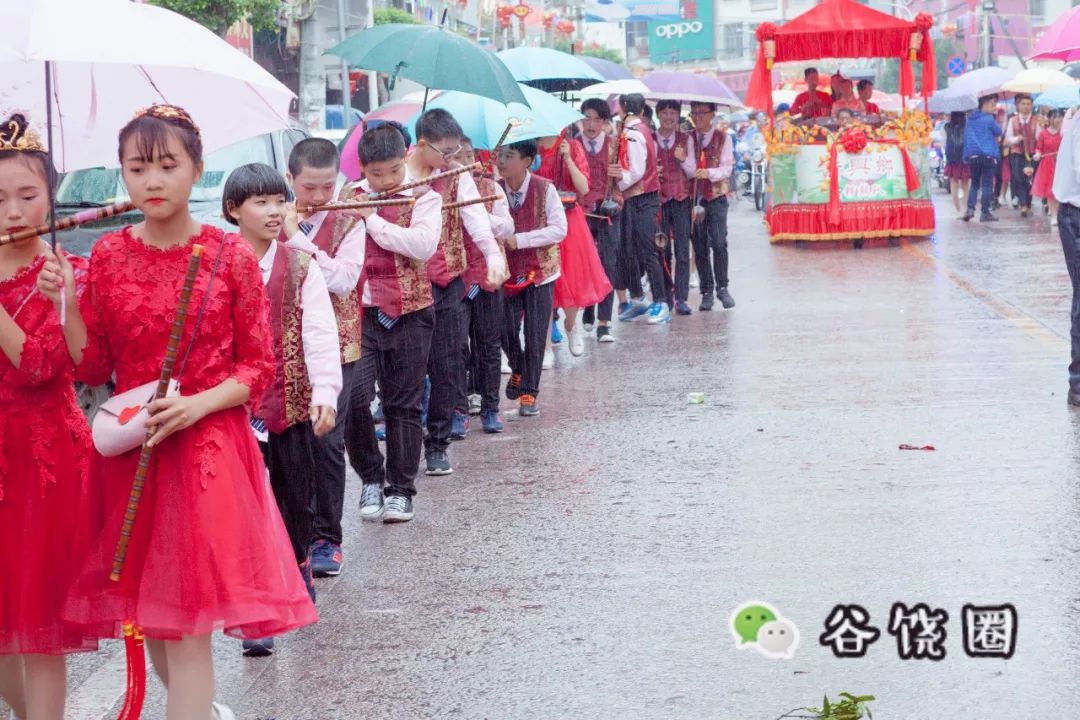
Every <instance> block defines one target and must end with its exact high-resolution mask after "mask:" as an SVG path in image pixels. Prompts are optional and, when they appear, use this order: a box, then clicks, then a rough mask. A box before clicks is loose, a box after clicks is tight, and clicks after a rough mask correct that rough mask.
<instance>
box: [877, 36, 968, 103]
mask: <svg viewBox="0 0 1080 720" xmlns="http://www.w3.org/2000/svg"><path fill="white" fill-rule="evenodd" d="M957 52H958V50H957V43H956V41H955V40H948V39H945V38H941V39H939V40H935V41H934V63H935V67H934V69H935V70H936V71H937V72H936V77H935V80H936V81H937V86H938V87H939V88H943V87H945V86H946V85H948V84H949V68H948V65H947V64H946V61H947V60H948V59H949V58H950V57H952V56H953V55H955V54H956V53H957ZM913 67H914V69H915V85H916V86H917V87H918V86H921V84H922V63H913ZM877 89H878V90H881V91H882V92H887V93H895V92H897V91H899V89H900V61H899V60H898V59H896V58H889V59H887V60H885V61H884V62H883V63H882V66H881V80H880V81H878V83H877Z"/></svg>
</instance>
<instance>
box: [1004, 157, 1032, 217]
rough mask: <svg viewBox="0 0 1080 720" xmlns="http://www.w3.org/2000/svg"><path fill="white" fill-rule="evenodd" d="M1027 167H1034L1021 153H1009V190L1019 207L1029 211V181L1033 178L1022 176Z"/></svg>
mask: <svg viewBox="0 0 1080 720" xmlns="http://www.w3.org/2000/svg"><path fill="white" fill-rule="evenodd" d="M1028 165H1030V166H1031V167H1035V163H1034V162H1032V161H1028V159H1027V158H1025V157H1024V155H1023V153H1015V152H1014V153H1009V189H1010V190H1011V191H1012V195H1013V198H1015V199H1016V200H1019V201H1020V207H1021V208H1024V209H1028V210H1030V209H1031V181H1032V180H1033V179H1034V178H1035V176H1034V175H1032V176H1031V177H1028V176H1027V175H1025V174H1024V168H1025V167H1027V166H1028Z"/></svg>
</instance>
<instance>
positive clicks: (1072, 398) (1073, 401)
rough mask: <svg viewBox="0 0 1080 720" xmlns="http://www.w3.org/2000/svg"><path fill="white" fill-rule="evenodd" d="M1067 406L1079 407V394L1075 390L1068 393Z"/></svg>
mask: <svg viewBox="0 0 1080 720" xmlns="http://www.w3.org/2000/svg"><path fill="white" fill-rule="evenodd" d="M1069 404H1070V405H1076V406H1078V407H1080V392H1076V391H1075V390H1070V391H1069Z"/></svg>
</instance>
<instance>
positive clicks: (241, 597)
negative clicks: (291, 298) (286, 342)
mask: <svg viewBox="0 0 1080 720" xmlns="http://www.w3.org/2000/svg"><path fill="white" fill-rule="evenodd" d="M195 242H198V243H199V244H201V245H203V246H204V248H205V250H204V253H203V259H202V266H201V267H200V269H199V275H198V279H197V280H196V283H195V289H194V292H193V293H192V296H191V304H190V306H189V314H188V321H187V325H186V327H185V331H184V335H183V338H182V339H181V342H180V353H179V357H183V355H184V352H185V349H186V348H187V347H188V341H189V339H190V338H191V336H192V332H193V330H194V329H195V325H196V321H197V320H196V319H197V317H198V315H199V309H200V306H201V303H202V299H203V297H204V296H206V293H207V286H208V284H209V280H210V276H211V270H212V267H213V264H214V259H215V258H216V257H217V255H218V253H219V252H222V253H223V255H222V260H221V263H220V266H219V268H218V272H217V276H216V278H215V279H214V284H213V289H212V290H211V292H210V296H209V298H210V299H209V301H208V302H207V304H206V310H205V315H204V316H203V318H202V321H201V324H200V325H199V327H198V334H197V336H196V338H195V342H194V345H193V346H192V350H191V355H190V357H189V358H188V360H187V363H186V365H185V368H184V372H183V374H182V375H180V376H179V378H178V379H179V381H180V384H181V394H182V395H194V394H196V393H199V392H202V391H204V390H207V389H209V388H212V387H214V386H216V385H218V384H220V383H221V382H223V381H225V380H227V379H229V378H233V379H235V380H236V381H237V382H239V383H241V384H243V385H246V386H248V387H249V388H250V389H251V396H252V397H254V398H258V397H261V396H262V394H263V391H264V390H265V388H266V386H267V384H268V383H269V382H270V380H271V379H272V378H273V373H274V356H273V351H272V349H271V342H272V340H271V331H270V327H269V319H268V318H269V306H268V303H267V300H266V294H265V292H263V284H262V277H261V275H260V273H259V267H258V262H257V260H256V259H255V256H254V254H253V253H252V251H251V248H250V247H249V246H248V244H247V243H246V242H244V241H243V240H242V239H241V238H239V237H238V236H236V235H225V234H224V233H223V232H222V231H221V230H218V229H216V228H212V227H209V226H204V227H203V229H202V232H201V233H200V235H198V236H197V237H195V238H191V239H190V240H189V241H188V242H186V243H183V244H181V245H179V246H177V247H174V248H170V249H168V250H158V249H155V248H152V247H150V246H148V245H146V244H144V243H143V242H141V241H140V240H138V239H137V238H135V237H134V236H133V235H132V234H131V230H130V228H125V229H123V230H121V231H119V232H116V233H111V234H109V235H106V236H105V237H103V238H101V240H99V241H98V242H97V244H96V245H95V246H94V251H93V255H92V257H91V259H90V277H89V283H88V288H87V292H86V302H84V303H83V304H82V305H81V307H83V308H84V317H85V319H86V323H87V327H88V331H89V343H88V345H87V348H86V350H85V352H84V358H83V362H82V364H81V365H80V366H79V367H78V369H77V377H78V378H79V379H81V380H83V381H85V382H88V383H90V384H94V385H96V384H100V383H103V382H105V381H106V380H108V379H109V377H110V376H111V375H112V374H113V373H114V372H115V377H116V390H117V392H124V391H126V390H129V389H131V388H133V387H138V386H139V385H143V384H145V383H147V382H152V381H156V380H157V378H158V376H159V374H160V373H161V366H162V363H163V360H164V357H165V348H166V345H167V343H168V337H169V330H170V326H171V325H172V321H173V317H174V315H175V312H176V306H177V301H178V298H179V296H180V288H181V286H182V285H183V281H184V276H185V274H186V270H187V265H188V259H189V256H190V254H191V246H192V244H193V243H195ZM179 364H180V363H179V360H178V361H177V368H178V369H179ZM138 458H139V450H138V449H136V450H133V451H131V452H129V453H127V454H125V455H121V456H119V457H115V458H103V457H101V456H98V455H95V457H94V458H93V460H92V461H91V467H90V479H91V481H92V482H94V483H97V484H98V485H99V486H100V487H102V488H103V491H104V502H103V506H102V508H101V509H100V512H99V513H97V515H96V517H93V516H91V517H90V520H91V521H96V522H97V528H96V529H97V530H98V534H97V536H96V537H97V539H96V541H95V543H94V544H93V545H92V547H91V551H90V556H89V558H88V560H87V562H86V565H85V567H84V569H83V573H82V575H81V577H80V578H79V580H78V581H77V583H76V585H75V587H74V589H73V591H72V593H71V595H70V596H69V598H68V602H67V605H66V607H65V613H64V614H65V617H66V618H67V619H70V620H72V621H74V622H78V623H80V624H81V625H84V626H87V627H89V628H93V629H95V630H96V631H97V632H98V633H99V634H101V635H103V636H115V635H117V633H118V632H119V630H120V627H121V624H122V623H124V622H134V623H135V625H136V626H138V627H141V628H142V629H143V631H144V632H145V634H146V636H147V637H151V638H158V639H178V638H180V637H181V636H186V635H195V636H197V635H205V634H208V633H210V632H212V631H214V630H224V631H225V633H226V634H228V635H231V636H233V637H239V638H262V637H272V636H274V635H280V634H282V633H285V632H288V631H290V630H293V629H296V628H299V627H302V626H304V625H309V624H311V623H313V622H315V621H316V620H317V614H316V611H315V606H314V605H313V604H312V602H311V599H310V598H309V597H308V594H307V590H306V589H305V588H304V584H303V581H302V579H301V577H300V573H299V571H298V570H297V567H296V561H295V558H294V557H293V552H292V549H291V546H290V544H289V539H288V536H287V535H286V532H285V526H284V524H283V522H282V519H281V515H280V513H279V512H278V508H277V503H276V502H275V501H274V495H273V493H272V492H271V489H270V484H269V480H268V479H267V475H266V469H265V467H264V465H263V461H262V456H261V455H260V452H259V448H258V446H257V444H256V441H255V437H254V434H253V433H252V432H251V427H250V425H249V416H248V410H247V408H245V407H243V406H239V407H233V408H229V409H227V410H223V411H220V412H217V413H213V414H211V415H208V416H207V417H205V418H203V419H202V420H200V421H199V422H197V423H195V424H194V425H192V426H191V427H189V428H187V429H186V430H182V431H180V432H177V433H175V434H173V435H171V436H170V437H168V438H167V439H166V440H164V441H163V442H162V443H161V444H160V445H158V446H157V447H155V448H154V451H153V455H152V457H151V464H150V472H149V474H148V476H147V480H146V489H145V491H144V493H143V496H142V502H141V504H140V506H139V508H138V514H137V516H136V519H135V527H134V530H133V532H132V536H131V543H130V547H129V549H128V553H127V562H126V564H125V565H124V570H123V573H122V576H121V579H120V581H119V582H112V581H111V580H109V577H108V574H109V570H110V567H111V563H112V559H113V554H114V551H115V548H116V541H117V538H118V536H119V533H120V526H121V522H122V518H123V515H124V510H125V508H126V505H127V500H128V493H129V491H130V489H131V485H132V480H133V479H134V477H135V469H136V465H137V463H138Z"/></svg>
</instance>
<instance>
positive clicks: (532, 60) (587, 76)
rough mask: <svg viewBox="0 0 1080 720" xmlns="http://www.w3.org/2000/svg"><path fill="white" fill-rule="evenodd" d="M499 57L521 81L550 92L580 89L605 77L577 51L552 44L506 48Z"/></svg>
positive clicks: (515, 77)
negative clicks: (562, 49) (574, 52)
mask: <svg viewBox="0 0 1080 720" xmlns="http://www.w3.org/2000/svg"><path fill="white" fill-rule="evenodd" d="M496 57H497V58H499V59H500V60H502V61H503V63H504V64H505V65H506V67H508V68H509V69H510V74H512V75H513V76H514V79H515V80H517V81H518V82H519V83H527V84H529V85H532V86H533V87H538V88H540V89H541V90H547V91H548V92H559V91H567V90H580V89H581V88H583V87H586V86H588V85H595V84H596V83H598V82H603V81H604V79H605V78H604V76H603V75H601V74H600V73H599V72H597V71H596V70H594V69H593V68H592V67H591V66H590V65H589V64H588V63H586V62H584V61H582V59H581V58H579V57H577V56H576V55H571V54H570V53H564V52H560V51H558V50H552V49H550V48H542V47H519V48H513V49H512V50H503V51H502V52H501V53H497V54H496Z"/></svg>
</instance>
